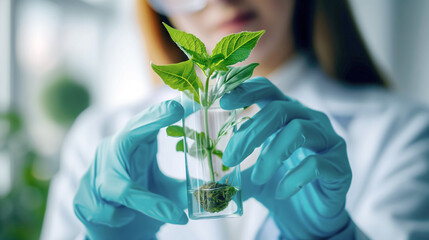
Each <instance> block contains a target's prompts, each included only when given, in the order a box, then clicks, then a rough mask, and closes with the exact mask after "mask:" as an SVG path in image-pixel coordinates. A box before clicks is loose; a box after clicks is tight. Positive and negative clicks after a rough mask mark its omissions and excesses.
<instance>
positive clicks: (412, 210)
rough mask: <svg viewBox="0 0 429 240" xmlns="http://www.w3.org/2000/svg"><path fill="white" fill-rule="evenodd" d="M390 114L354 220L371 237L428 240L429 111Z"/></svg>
mask: <svg viewBox="0 0 429 240" xmlns="http://www.w3.org/2000/svg"><path fill="white" fill-rule="evenodd" d="M386 111H387V112H388V114H387V115H389V119H390V120H389V121H383V124H380V125H379V128H383V129H384V130H383V134H381V139H380V140H379V141H378V143H379V144H378V145H377V146H374V147H375V148H378V151H377V152H376V154H374V156H375V158H376V161H374V163H375V164H372V165H371V174H368V175H367V177H368V179H366V183H367V184H366V186H365V189H364V191H363V192H362V193H361V194H360V198H359V199H360V200H359V204H358V205H359V207H358V208H357V209H356V211H354V212H355V215H354V216H353V218H354V222H355V223H356V225H357V226H359V228H360V229H362V231H363V232H364V233H365V234H366V235H367V236H368V237H369V238H371V239H429V113H428V111H427V109H424V110H422V109H421V108H411V109H410V106H404V105H402V107H400V108H399V110H398V111H396V112H389V111H391V110H386ZM373 137H374V138H375V137H379V136H375V135H374V136H373ZM361 150H362V151H365V149H361ZM354 177H355V176H354Z"/></svg>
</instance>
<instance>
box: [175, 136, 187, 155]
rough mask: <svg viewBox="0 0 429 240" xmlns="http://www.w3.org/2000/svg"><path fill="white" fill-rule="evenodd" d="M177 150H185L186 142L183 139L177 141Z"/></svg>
mask: <svg viewBox="0 0 429 240" xmlns="http://www.w3.org/2000/svg"><path fill="white" fill-rule="evenodd" d="M176 151H178V152H184V151H185V144H184V141H183V139H181V140H180V141H178V142H177V145H176Z"/></svg>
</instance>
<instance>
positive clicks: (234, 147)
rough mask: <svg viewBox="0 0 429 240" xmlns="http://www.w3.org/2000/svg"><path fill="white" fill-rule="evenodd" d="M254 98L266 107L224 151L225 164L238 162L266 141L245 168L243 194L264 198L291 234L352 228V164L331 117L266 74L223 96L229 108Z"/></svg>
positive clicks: (309, 236) (307, 235)
mask: <svg viewBox="0 0 429 240" xmlns="http://www.w3.org/2000/svg"><path fill="white" fill-rule="evenodd" d="M254 103H256V104H258V105H259V107H261V110H260V111H259V112H258V113H257V114H256V115H255V116H254V117H252V118H251V119H250V120H248V121H246V122H245V123H243V125H242V126H241V127H240V129H239V130H238V131H237V132H235V134H234V136H233V137H232V138H231V140H230V141H229V143H228V145H227V147H226V149H225V152H224V155H223V161H224V164H225V165H226V166H235V165H237V164H239V163H240V162H241V161H243V160H244V159H245V158H246V157H247V156H248V155H250V154H251V153H252V152H253V150H254V149H255V148H256V147H258V146H260V145H262V144H263V145H262V150H261V153H260V155H259V158H258V160H257V162H256V164H254V166H253V167H251V168H250V169H248V170H246V171H244V172H243V173H242V182H243V183H242V184H243V186H242V188H243V190H242V191H243V197H244V198H245V199H246V198H249V197H254V198H255V199H256V200H258V201H260V202H261V203H262V204H264V205H265V206H266V207H267V208H268V209H269V211H270V214H271V216H272V217H273V219H274V221H275V222H276V224H277V226H278V227H279V228H280V230H281V232H282V235H283V237H286V238H287V239H317V238H328V237H331V236H334V235H336V234H338V233H340V232H344V231H349V233H350V231H352V230H350V225H351V221H350V217H349V216H348V214H347V212H346V211H345V209H344V207H345V198H346V193H347V191H348V189H349V186H350V183H351V169H350V166H349V162H348V158H347V152H346V144H345V142H344V140H343V139H342V138H341V137H340V136H338V135H337V134H336V133H335V131H334V130H333V128H332V126H331V124H330V121H329V119H328V117H327V116H326V115H325V114H323V113H321V112H317V111H314V110H312V109H309V108H307V107H305V106H303V105H302V104H300V103H299V102H297V101H294V100H292V99H290V98H288V97H286V96H285V95H284V94H283V93H282V92H281V91H280V90H279V89H278V88H276V87H275V86H274V85H273V84H272V83H271V82H270V81H269V80H267V79H265V78H255V79H251V80H248V81H247V82H245V83H243V84H242V85H240V86H239V87H237V88H236V89H235V90H233V91H232V92H231V93H229V94H227V95H225V96H224V97H223V98H222V99H221V100H220V105H221V107H222V108H224V109H236V108H242V107H246V106H250V105H252V104H254ZM344 229H345V230H344ZM343 236H345V235H343Z"/></svg>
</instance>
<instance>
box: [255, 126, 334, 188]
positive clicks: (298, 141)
mask: <svg viewBox="0 0 429 240" xmlns="http://www.w3.org/2000/svg"><path fill="white" fill-rule="evenodd" d="M339 139H340V138H339V137H338V136H336V135H333V134H331V133H330V132H326V130H325V128H324V127H323V126H320V125H319V122H318V121H314V120H301V119H294V120H292V121H290V122H289V123H288V124H287V125H286V126H285V127H284V128H283V129H281V130H280V131H279V132H278V133H277V134H276V136H275V137H274V139H273V140H272V141H270V143H269V144H267V145H266V146H265V147H264V149H263V150H262V151H261V154H260V155H259V158H258V161H257V162H256V164H255V168H254V170H253V173H252V181H253V182H254V183H255V184H265V183H266V182H268V181H269V180H270V179H271V177H272V176H274V174H275V173H276V171H277V170H278V169H279V168H280V166H281V165H282V164H283V161H285V160H287V159H288V158H289V157H290V156H291V155H292V154H293V153H294V152H295V151H296V150H297V149H298V148H301V147H304V148H308V149H310V150H313V151H314V152H321V151H324V150H326V149H329V148H330V147H332V146H333V145H335V143H336V141H338V140H339Z"/></svg>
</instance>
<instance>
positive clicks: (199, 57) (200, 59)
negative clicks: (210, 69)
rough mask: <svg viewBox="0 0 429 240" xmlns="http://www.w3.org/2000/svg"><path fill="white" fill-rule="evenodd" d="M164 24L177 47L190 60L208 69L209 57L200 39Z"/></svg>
mask: <svg viewBox="0 0 429 240" xmlns="http://www.w3.org/2000/svg"><path fill="white" fill-rule="evenodd" d="M162 24H164V26H165V28H166V29H167V31H168V33H169V34H170V37H171V39H172V40H173V41H174V42H175V43H176V44H177V46H179V48H180V49H181V50H182V51H183V52H184V53H185V54H186V56H188V58H189V59H192V60H193V61H194V62H195V63H198V64H199V65H202V67H205V68H207V65H208V57H209V55H208V53H207V49H206V46H205V45H204V43H203V42H202V41H201V40H200V39H198V38H197V37H196V36H194V35H192V34H190V33H186V32H183V31H180V30H177V29H174V28H172V27H170V26H168V25H167V24H166V23H162Z"/></svg>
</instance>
